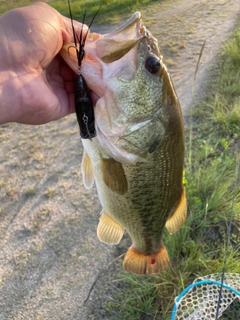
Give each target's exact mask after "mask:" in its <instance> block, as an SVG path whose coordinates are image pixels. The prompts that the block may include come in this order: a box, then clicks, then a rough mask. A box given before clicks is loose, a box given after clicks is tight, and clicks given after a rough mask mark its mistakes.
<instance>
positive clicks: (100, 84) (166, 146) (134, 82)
mask: <svg viewBox="0 0 240 320" xmlns="http://www.w3.org/2000/svg"><path fill="white" fill-rule="evenodd" d="M69 48H71V44H65V45H64V46H63V50H62V56H63V58H64V59H65V60H66V62H67V63H69V65H70V66H71V67H73V66H74V65H75V64H74V59H75V57H74V56H73V55H72V54H71V50H70V49H69ZM85 51H86V57H85V59H84V60H83V62H82V69H81V72H82V73H83V76H84V78H85V79H86V81H87V85H88V87H89V88H90V90H91V92H92V95H93V97H94V99H95V101H96V103H95V107H94V113H95V127H96V132H97V136H96V137H95V138H93V139H92V140H91V141H90V140H82V142H83V147H84V155H83V160H82V167H81V170H82V174H83V180H84V184H85V186H86V188H89V189H90V188H91V187H92V185H93V183H94V182H95V184H96V188H97V192H98V196H99V200H100V202H101V205H102V207H103V210H102V213H101V217H100V221H99V225H98V228H97V235H98V237H99V239H100V240H101V241H103V242H105V243H109V244H116V243H118V242H119V241H120V240H121V238H122V236H123V233H124V230H126V231H127V232H128V234H129V235H130V237H131V239H132V246H131V247H130V248H129V249H128V251H127V253H126V255H125V258H124V262H123V266H124V268H125V269H126V270H128V271H131V272H134V273H138V274H144V273H149V274H152V273H158V272H161V271H164V270H165V269H167V268H168V267H169V265H170V260H169V257H168V253H167V250H166V248H165V246H164V245H163V244H162V234H163V230H164V227H165V226H166V227H167V229H168V231H169V232H170V233H173V232H176V231H177V230H178V229H179V228H180V227H181V226H182V224H183V223H184V220H185V218H186V210H187V205H186V196H185V191H184V188H183V184H182V178H183V164H184V130H183V122H182V113H181V108H180V105H179V101H178V98H177V96H176V92H175V90H174V87H173V85H172V82H171V78H170V76H169V74H168V71H167V68H166V66H165V64H164V63H163V58H162V55H161V53H160V51H159V49H158V43H157V40H156V39H155V38H154V37H153V36H152V35H151V33H150V32H149V31H148V30H147V29H146V28H145V26H144V25H143V22H142V19H141V15H140V13H139V12H137V13H135V14H134V15H133V16H132V17H131V18H130V19H129V20H128V21H127V22H125V23H124V24H123V25H122V26H119V27H118V28H117V29H116V30H115V31H113V32H112V33H110V34H107V35H104V36H101V35H96V34H95V35H93V40H91V39H89V40H87V44H86V50H85ZM93 66H94V68H93ZM96 96H97V97H98V98H97V99H96Z"/></svg>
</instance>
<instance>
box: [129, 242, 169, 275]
mask: <svg viewBox="0 0 240 320" xmlns="http://www.w3.org/2000/svg"><path fill="white" fill-rule="evenodd" d="M169 266H170V259H169V256H168V252H167V249H166V248H165V246H164V245H161V248H160V249H159V251H158V252H156V253H152V254H149V255H145V254H143V253H139V252H138V251H137V250H136V249H134V247H133V246H131V247H130V248H129V249H128V251H127V253H126V255H125V258H124V261H123V268H124V269H125V270H127V271H130V272H133V273H137V274H145V273H149V274H155V273H160V272H162V271H164V270H166V269H167V268H168V267H169Z"/></svg>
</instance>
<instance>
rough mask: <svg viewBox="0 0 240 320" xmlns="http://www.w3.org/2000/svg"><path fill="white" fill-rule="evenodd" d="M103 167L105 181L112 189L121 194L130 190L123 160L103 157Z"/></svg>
mask: <svg viewBox="0 0 240 320" xmlns="http://www.w3.org/2000/svg"><path fill="white" fill-rule="evenodd" d="M101 169H102V174H103V180H104V183H105V184H106V186H107V187H108V188H109V189H110V190H112V191H113V192H115V193H117V194H121V195H123V194H125V193H126V192H127V191H128V183H127V178H126V175H125V172H124V169H123V166H122V164H121V162H118V161H116V160H114V159H113V158H109V159H104V158H102V159H101Z"/></svg>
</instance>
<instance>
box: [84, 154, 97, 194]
mask: <svg viewBox="0 0 240 320" xmlns="http://www.w3.org/2000/svg"><path fill="white" fill-rule="evenodd" d="M81 172H82V176H83V183H84V187H85V188H86V189H91V188H92V186H93V183H94V174H93V167H92V163H91V160H90V158H89V156H88V154H87V153H86V152H85V151H84V152H83V158H82V165H81Z"/></svg>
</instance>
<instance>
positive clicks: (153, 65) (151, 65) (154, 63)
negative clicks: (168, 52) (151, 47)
mask: <svg viewBox="0 0 240 320" xmlns="http://www.w3.org/2000/svg"><path fill="white" fill-rule="evenodd" d="M160 67H161V65H160V61H159V59H158V57H157V56H155V55H154V54H152V55H150V56H149V57H148V58H147V59H146V61H145V68H146V69H147V70H148V71H149V72H150V73H152V74H155V73H157V72H158V71H159V70H160Z"/></svg>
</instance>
